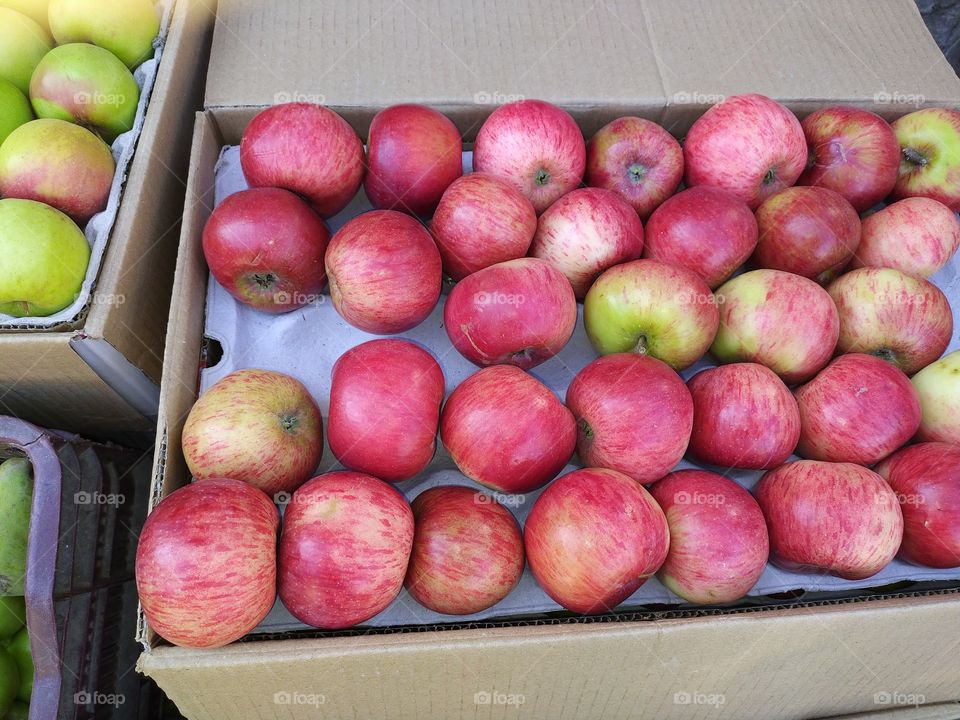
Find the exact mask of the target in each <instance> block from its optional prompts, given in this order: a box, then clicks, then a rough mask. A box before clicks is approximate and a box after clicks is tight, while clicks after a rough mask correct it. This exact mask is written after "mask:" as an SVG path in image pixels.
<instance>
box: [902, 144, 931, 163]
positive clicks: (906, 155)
mask: <svg viewBox="0 0 960 720" xmlns="http://www.w3.org/2000/svg"><path fill="white" fill-rule="evenodd" d="M901 153H902V154H903V159H904V160H906V161H907V162H908V163H910V164H911V165H915V166H917V167H923V166H924V165H926V164H927V163H928V162H929V160H928V159H927V156H926V155H924V154H923V153H922V152H920V151H919V150H914V149H913V148H909V147H905V148H903V150H901Z"/></svg>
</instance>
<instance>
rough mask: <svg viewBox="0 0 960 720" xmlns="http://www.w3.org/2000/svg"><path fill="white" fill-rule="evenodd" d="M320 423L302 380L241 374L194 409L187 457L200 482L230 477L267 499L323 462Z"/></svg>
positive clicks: (263, 373)
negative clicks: (244, 483) (254, 489)
mask: <svg viewBox="0 0 960 720" xmlns="http://www.w3.org/2000/svg"><path fill="white" fill-rule="evenodd" d="M322 422H323V421H322V420H321V418H320V408H318V407H317V403H316V402H315V401H314V399H313V398H312V397H311V396H310V392H309V391H308V390H307V389H306V388H305V387H304V386H303V384H302V383H300V381H298V380H296V379H295V378H292V377H290V376H289V375H284V374H283V373H278V372H273V371H271V370H254V369H251V370H237V371H236V372H232V373H230V374H229V375H227V376H226V377H225V378H223V379H222V380H220V381H219V382H217V383H215V384H214V385H213V387H211V388H210V389H209V390H207V391H206V392H205V393H203V395H201V396H200V399H199V400H197V402H196V403H195V404H194V406H193V408H192V409H191V410H190V414H189V415H188V416H187V421H186V423H185V424H184V426H183V439H182V442H183V457H184V460H186V462H187V467H188V468H190V472H191V473H193V476H194V477H195V478H196V479H198V480H203V479H206V478H216V477H229V478H233V479H235V480H243V481H244V482H248V483H250V484H251V485H253V486H254V487H257V488H259V489H261V490H263V491H264V492H265V493H268V494H269V495H273V494H274V493H277V492H281V491H283V492H290V491H292V490H294V489H295V488H297V487H298V486H300V485H301V484H302V483H303V482H304V481H305V480H306V479H307V478H309V477H310V475H311V473H313V471H314V470H315V469H316V467H317V465H318V464H319V463H320V457H321V455H322V454H323V424H322Z"/></svg>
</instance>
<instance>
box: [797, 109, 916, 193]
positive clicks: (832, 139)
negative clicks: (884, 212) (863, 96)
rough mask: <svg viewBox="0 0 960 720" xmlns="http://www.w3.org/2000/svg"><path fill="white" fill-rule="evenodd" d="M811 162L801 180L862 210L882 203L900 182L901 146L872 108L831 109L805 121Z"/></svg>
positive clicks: (803, 183) (798, 181)
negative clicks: (844, 199)
mask: <svg viewBox="0 0 960 720" xmlns="http://www.w3.org/2000/svg"><path fill="white" fill-rule="evenodd" d="M800 125H801V126H802V127H803V134H804V135H805V136H806V138H807V147H808V148H809V153H810V162H809V164H808V167H807V169H806V170H804V171H803V174H802V175H801V176H800V179H799V180H797V184H798V185H813V186H816V187H822V188H826V189H827V190H833V191H834V192H837V193H840V194H841V195H843V197H844V198H846V200H847V202H849V203H850V204H851V205H853V207H854V209H855V210H856V211H857V212H863V211H864V210H868V209H870V208H872V207H873V206H874V205H876V204H877V203H878V202H880V201H881V200H883V199H884V198H885V197H887V195H889V194H890V191H891V190H893V185H894V183H896V181H897V170H898V167H899V165H900V146H899V145H898V144H897V136H896V135H894V133H893V128H891V127H890V125H889V124H887V121H886V120H884V119H883V118H882V117H880V116H879V115H875V114H874V113H872V112H870V111H869V110H861V109H860V108H855V107H849V106H847V105H831V106H830V107H825V108H821V109H820V110H817V111H816V112H812V113H810V114H809V115H807V117H805V118H804V119H803V122H802V123H800Z"/></svg>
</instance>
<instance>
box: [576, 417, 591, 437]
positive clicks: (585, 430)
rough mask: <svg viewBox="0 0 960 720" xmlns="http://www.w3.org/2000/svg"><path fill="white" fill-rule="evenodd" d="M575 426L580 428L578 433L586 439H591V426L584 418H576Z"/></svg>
mask: <svg viewBox="0 0 960 720" xmlns="http://www.w3.org/2000/svg"><path fill="white" fill-rule="evenodd" d="M577 428H578V429H579V430H580V434H581V435H583V437H584V438H586V439H587V440H588V441H590V440H593V428H592V427H590V423H588V422H587V419H586V418H580V419H579V420H577Z"/></svg>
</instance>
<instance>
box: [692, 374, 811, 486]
mask: <svg viewBox="0 0 960 720" xmlns="http://www.w3.org/2000/svg"><path fill="white" fill-rule="evenodd" d="M687 387H688V388H689V390H690V395H691V397H692V398H693V429H692V431H691V434H690V453H691V454H692V455H693V456H694V457H695V458H697V459H698V460H702V461H703V462H706V463H710V464H711V465H719V466H722V467H738V468H748V469H750V470H766V469H768V468H772V467H776V466H777V465H781V464H783V463H784V462H785V461H786V459H787V458H788V457H790V454H791V453H792V452H793V450H794V448H796V447H797V440H798V439H799V438H800V412H799V411H798V410H797V401H796V400H794V398H793V395H792V394H791V393H790V390H789V389H788V388H787V386H786V385H784V384H783V381H782V380H781V379H780V378H779V377H777V375H776V373H774V372H773V371H772V370H770V368H767V367H765V366H763V365H758V364H757V363H733V364H731V365H720V366H719V367H715V368H712V369H709V370H703V371H701V372H699V373H697V374H696V375H694V376H693V377H692V378H690V380H689V381H687Z"/></svg>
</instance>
